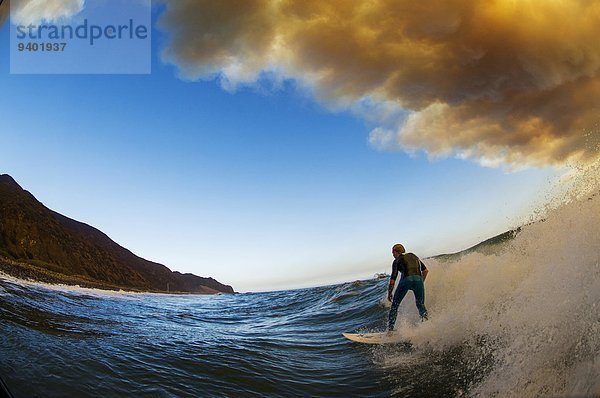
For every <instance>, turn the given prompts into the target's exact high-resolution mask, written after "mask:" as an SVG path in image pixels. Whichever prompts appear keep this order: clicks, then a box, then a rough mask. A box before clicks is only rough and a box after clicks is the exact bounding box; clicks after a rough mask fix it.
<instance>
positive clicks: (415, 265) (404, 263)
mask: <svg viewBox="0 0 600 398" xmlns="http://www.w3.org/2000/svg"><path fill="white" fill-rule="evenodd" d="M405 252H406V250H405V249H404V246H402V245H401V244H400V243H397V244H395V245H394V246H393V247H392V255H393V256H394V262H393V263H392V275H391V276H390V284H389V286H388V301H391V302H392V308H390V313H389V316H388V331H392V330H394V324H395V323H396V316H397V314H398V307H399V306H400V302H402V299H403V298H404V296H405V295H406V293H407V292H408V291H409V290H412V291H413V293H414V294H415V303H416V304H417V309H418V310H419V315H421V320H426V319H427V308H425V286H424V284H423V282H424V281H425V278H426V277H427V274H428V273H429V270H428V269H427V267H426V266H425V264H423V262H422V261H421V260H420V259H419V257H417V256H416V255H415V254H413V253H405ZM398 272H400V274H401V277H400V283H398V288H397V289H396V293H395V294H394V296H393V299H392V292H393V290H394V284H395V283H396V277H397V276H398Z"/></svg>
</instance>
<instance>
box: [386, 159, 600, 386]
mask: <svg viewBox="0 0 600 398" xmlns="http://www.w3.org/2000/svg"><path fill="white" fill-rule="evenodd" d="M595 168H596V171H597V167H595ZM590 169H591V170H592V172H590V171H589V170H590ZM590 169H588V170H587V172H586V173H582V174H581V175H580V177H578V178H579V181H577V183H576V184H574V187H576V188H577V189H576V190H571V191H570V193H569V194H565V195H564V196H563V201H562V204H560V205H557V204H556V202H555V203H554V204H553V206H551V207H549V208H548V209H547V210H546V212H545V214H544V218H543V219H542V220H539V221H537V222H533V223H530V224H528V225H525V226H523V227H522V228H521V231H520V233H518V234H517V235H516V237H515V238H514V239H513V240H512V241H510V242H508V243H506V244H505V245H504V246H503V250H501V251H500V252H499V253H498V254H496V255H483V254H480V253H472V254H467V255H464V256H463V257H461V258H460V260H458V261H456V262H450V263H448V262H443V261H441V260H435V259H432V260H430V261H429V262H428V266H429V267H430V269H431V270H432V271H431V272H430V274H429V277H428V279H427V282H426V290H427V293H426V294H427V296H426V302H427V306H428V308H429V310H430V314H431V320H430V321H429V322H427V323H425V324H422V325H418V324H417V323H415V322H414V321H413V320H412V318H411V316H412V315H414V314H413V313H414V311H412V308H411V306H414V303H412V302H411V300H410V299H409V300H405V301H407V302H406V303H403V310H404V312H406V313H408V317H405V319H404V321H401V322H399V324H398V328H399V329H401V331H402V333H404V334H405V335H406V336H407V337H408V338H409V339H410V341H411V343H412V344H413V349H414V352H413V353H412V354H411V355H417V353H421V355H422V353H423V352H427V353H429V357H431V356H432V355H435V354H436V353H437V354H440V353H444V352H450V351H451V350H453V349H456V347H463V348H465V347H471V349H472V351H473V353H476V354H477V355H479V357H480V358H484V357H485V360H483V361H482V363H485V364H489V361H490V360H491V361H492V365H491V366H489V365H486V367H485V369H484V370H485V374H484V375H482V377H481V379H480V380H477V383H472V384H471V386H470V388H469V395H471V396H480V397H489V396H502V397H536V396H598V395H600V371H599V370H600V365H599V364H600V305H599V304H598V303H599V302H600V240H599V236H600V197H599V196H598V195H597V192H598V186H599V185H598V184H597V176H598V174H597V173H594V172H593V169H594V168H590ZM581 177H583V178H581ZM411 298H412V297H411ZM440 355H441V354H440ZM470 360H474V361H476V360H477V358H473V357H471V358H470ZM392 363H393V360H392ZM388 365H389V364H388ZM476 379H477V378H476V377H474V375H473V379H472V381H475V380H476ZM398 392H400V391H398ZM457 394H458V391H457Z"/></svg>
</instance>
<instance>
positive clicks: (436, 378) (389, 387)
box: [0, 185, 600, 397]
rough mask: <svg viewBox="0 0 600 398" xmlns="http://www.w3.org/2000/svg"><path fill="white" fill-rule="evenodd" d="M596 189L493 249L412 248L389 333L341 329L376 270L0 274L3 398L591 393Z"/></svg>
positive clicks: (379, 296) (372, 311) (377, 310)
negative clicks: (201, 291)
mask: <svg viewBox="0 0 600 398" xmlns="http://www.w3.org/2000/svg"><path fill="white" fill-rule="evenodd" d="M596 187H597V185H592V186H591V187H588V188H589V189H588V190H587V191H584V192H580V194H579V195H578V196H576V197H575V196H572V197H570V198H569V199H568V200H563V201H562V203H561V204H560V205H558V206H555V207H553V208H552V209H549V210H547V211H546V214H545V215H544V217H543V221H538V222H535V223H531V224H529V225H526V226H524V227H523V228H522V230H521V232H520V233H519V234H518V235H517V236H516V238H515V239H514V240H512V241H510V242H507V243H505V244H504V246H502V248H501V251H500V252H498V253H497V254H494V255H483V254H480V253H472V254H469V255H464V256H463V257H461V258H460V260H457V261H454V262H442V261H441V260H435V259H429V260H426V263H427V265H428V267H429V269H430V274H429V276H428V278H427V282H426V303H427V306H428V309H429V312H430V317H431V318H430V320H429V321H428V322H424V323H421V322H419V319H418V314H417V311H416V309H415V307H414V300H413V296H412V293H409V294H408V295H407V298H406V299H405V300H404V302H403V303H402V305H401V307H400V314H399V317H398V324H397V328H398V329H399V330H400V331H401V332H402V333H403V334H404V335H405V336H406V343H402V344H396V345H389V346H367V345H360V344H356V343H352V342H349V341H346V340H345V339H344V338H343V337H342V336H341V333H342V332H344V331H374V330H381V329H383V328H384V327H385V318H386V315H387V307H386V305H385V300H383V298H384V295H385V291H386V285H387V280H385V279H381V280H375V279H373V280H368V281H360V282H359V281H357V282H350V283H345V284H340V285H334V286H325V287H319V288H311V289H301V290H293V291H281V292H269V293H247V294H236V295H220V296H193V295H189V296H175V295H155V294H129V293H113V292H101V291H95V290H89V289H79V288H73V287H61V286H44V285H39V284H32V283H23V282H19V281H16V280H13V279H11V278H9V277H6V276H4V277H1V278H0V375H2V378H3V379H4V381H5V382H6V384H7V385H8V386H9V388H10V390H11V392H12V393H13V395H14V396H15V397H121V396H136V397H253V396H256V397H271V396H272V397H308V396H318V397H350V396H352V397H355V396H356V397H389V396H398V397H463V396H464V397H540V396H544V397H545V396H547V397H563V396H573V397H583V396H585V397H598V396H600V304H599V302H600V239H599V236H600V235H599V232H600V198H599V196H598V195H596V194H595V192H594V190H596ZM596 193H597V190H596ZM388 266H389V265H388V264H384V265H382V270H384V269H385V270H387V267H388Z"/></svg>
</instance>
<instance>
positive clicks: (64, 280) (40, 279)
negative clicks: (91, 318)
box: [0, 256, 211, 296]
mask: <svg viewBox="0 0 600 398" xmlns="http://www.w3.org/2000/svg"><path fill="white" fill-rule="evenodd" d="M0 272H2V273H4V274H6V275H9V276H12V277H13V278H16V279H19V280H23V281H29V282H34V283H47V284H51V285H67V286H73V287H76V286H79V287H82V288H88V289H99V290H106V291H112V292H115V291H116V292H121V291H122V292H131V293H159V294H179V295H193V294H194V295H195V294H197V295H203V296H206V295H211V293H191V292H178V291H167V290H143V289H138V288H134V287H130V286H119V285H113V284H110V283H105V282H101V281H95V280H91V279H88V278H85V277H83V276H79V275H64V274H60V273H58V272H53V271H50V270H47V269H44V268H40V267H36V266H35V265H32V264H28V263H24V262H19V261H15V260H11V259H9V258H7V257H3V256H0Z"/></svg>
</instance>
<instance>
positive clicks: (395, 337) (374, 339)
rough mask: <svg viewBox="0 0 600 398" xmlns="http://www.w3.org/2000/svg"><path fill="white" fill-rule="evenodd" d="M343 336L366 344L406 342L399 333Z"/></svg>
mask: <svg viewBox="0 0 600 398" xmlns="http://www.w3.org/2000/svg"><path fill="white" fill-rule="evenodd" d="M342 336H344V337H345V338H347V339H348V340H351V341H354V342H356V343H364V344H394V343H402V342H403V341H406V339H405V338H403V337H402V335H401V334H400V333H398V331H393V332H392V333H391V334H388V332H374V333H342Z"/></svg>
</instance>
